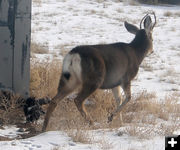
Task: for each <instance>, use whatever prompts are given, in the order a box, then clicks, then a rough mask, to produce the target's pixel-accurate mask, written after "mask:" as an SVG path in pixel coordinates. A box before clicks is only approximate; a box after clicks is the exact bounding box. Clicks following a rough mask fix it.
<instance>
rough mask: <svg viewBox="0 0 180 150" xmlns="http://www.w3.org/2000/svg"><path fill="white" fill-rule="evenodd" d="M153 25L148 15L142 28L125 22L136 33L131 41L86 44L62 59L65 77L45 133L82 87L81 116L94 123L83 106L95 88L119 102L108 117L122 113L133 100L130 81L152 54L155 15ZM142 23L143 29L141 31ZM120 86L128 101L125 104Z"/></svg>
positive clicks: (46, 121)
mask: <svg viewBox="0 0 180 150" xmlns="http://www.w3.org/2000/svg"><path fill="white" fill-rule="evenodd" d="M153 15H154V20H155V22H154V23H152V20H151V17H150V15H149V14H147V15H145V16H144V17H143V18H142V20H141V22H140V29H139V28H138V27H136V26H134V25H132V24H129V23H127V22H125V23H124V24H125V27H126V29H127V30H128V31H129V32H130V33H133V34H135V38H134V39H133V40H132V42H130V43H129V44H128V43H114V44H107V45H85V46H78V47H75V48H74V49H72V50H71V51H70V52H69V53H68V54H67V55H66V56H65V58H64V60H63V68H62V74H61V78H60V81H59V87H58V92H57V95H56V96H55V97H54V98H53V99H52V101H51V103H50V105H49V107H48V109H47V113H46V116H45V121H44V125H43V129H42V130H43V131H45V130H46V128H47V125H48V122H49V118H50V116H51V114H52V112H53V110H54V109H55V107H56V106H57V103H58V101H60V100H62V99H63V98H64V97H66V96H67V95H69V94H70V93H72V92H73V91H74V90H75V89H77V88H80V92H79V93H78V95H77V97H76V98H75V100H74V102H75V104H76V106H77V108H78V110H79V112H80V113H81V115H82V116H83V117H84V118H85V119H86V120H87V121H88V122H89V123H90V124H92V119H91V117H90V116H89V115H88V114H87V112H86V110H85V107H84V105H83V102H84V100H85V99H86V98H87V97H88V96H90V95H91V94H92V93H93V92H94V91H95V90H96V89H98V88H99V89H112V92H113V94H114V97H115V99H116V102H117V108H116V110H115V111H114V112H113V113H112V114H111V115H110V116H109V117H108V121H109V122H110V121H112V119H113V117H114V116H115V115H116V114H117V113H118V112H120V111H121V110H122V108H123V107H124V105H126V104H127V102H128V101H129V100H130V99H131V89H130V86H131V80H132V79H133V78H134V77H135V76H136V74H137V72H138V69H139V66H140V64H141V62H142V60H143V59H144V57H145V56H146V54H147V53H148V52H152V48H153V44H152V30H153V28H154V26H155V24H156V16H155V13H153ZM142 22H143V23H144V29H142V27H141V26H142ZM120 87H122V89H123V91H124V94H125V100H124V101H123V102H122V98H121V93H120Z"/></svg>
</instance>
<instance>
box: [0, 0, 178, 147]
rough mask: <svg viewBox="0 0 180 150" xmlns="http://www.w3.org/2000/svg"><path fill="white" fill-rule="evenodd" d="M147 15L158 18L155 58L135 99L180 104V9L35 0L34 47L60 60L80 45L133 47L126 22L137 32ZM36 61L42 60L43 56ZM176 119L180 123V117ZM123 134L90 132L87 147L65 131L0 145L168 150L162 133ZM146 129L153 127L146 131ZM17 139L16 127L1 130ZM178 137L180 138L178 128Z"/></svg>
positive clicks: (140, 78) (99, 0)
mask: <svg viewBox="0 0 180 150" xmlns="http://www.w3.org/2000/svg"><path fill="white" fill-rule="evenodd" d="M149 11H154V12H155V13H156V16H157V25H156V27H155V28H154V30H153V44H154V53H153V54H151V55H150V56H148V57H146V58H145V60H144V61H143V63H142V64H141V67H140V70H139V72H138V75H137V77H136V78H135V80H134V81H133V82H132V95H135V94H138V93H140V91H144V90H145V91H147V92H148V93H151V92H152V93H155V94H156V95H157V97H158V98H157V99H158V101H160V102H162V101H164V100H165V97H167V96H169V95H171V96H173V97H175V98H177V103H180V65H179V61H180V6H151V5H140V4H134V3H128V2H119V1H118V0H106V1H105V0H94V1H91V0H77V1H76V0H34V2H33V8H32V42H36V43H38V44H41V45H43V46H44V47H46V48H48V49H49V54H48V55H47V54H46V57H50V58H52V59H60V60H62V58H63V56H64V54H65V53H67V52H68V51H70V50H71V49H72V48H73V47H75V46H77V45H85V44H88V45H89V44H108V43H115V42H130V41H131V40H132V39H133V37H134V35H132V34H130V33H128V32H127V31H126V29H125V27H124V21H128V22H129V23H133V24H135V25H137V26H138V27H139V23H140V20H141V19H142V17H143V16H144V15H145V14H146V13H147V12H149ZM35 56H36V58H44V56H43V55H42V54H36V55H35ZM127 105H128V104H127ZM178 117H179V121H180V114H179V116H178ZM160 125H161V124H160V123H158V126H160ZM123 129H124V127H122V128H119V129H114V130H113V129H111V130H108V129H107V130H105V129H104V130H103V129H99V130H90V131H88V132H89V133H88V135H90V137H92V139H91V141H90V142H88V143H85V144H83V143H80V142H74V141H73V139H72V138H71V137H70V136H68V134H66V133H65V132H63V131H49V132H46V133H42V134H39V135H37V136H34V137H31V138H28V139H21V140H12V141H0V150H5V149H6V150H12V149H13V150H86V149H89V150H100V149H102V150H105V149H106V150H109V149H112V150H163V149H164V147H165V142H164V139H165V137H164V136H163V135H161V134H158V132H159V131H155V132H157V134H154V135H155V136H154V137H153V136H152V137H151V138H148V139H147V138H138V137H136V136H130V135H128V134H125V133H124V132H123ZM159 129H160V128H159ZM137 130H138V129H137ZM139 130H141V129H139ZM147 130H153V127H152V126H148V127H147ZM154 130H155V129H154ZM86 132H87V131H86ZM19 134H20V133H19V132H18V128H16V127H14V126H11V127H10V126H9V127H6V128H4V129H0V136H6V137H11V138H14V137H16V136H17V135H19ZM174 134H180V127H179V129H178V130H177V131H176V132H174Z"/></svg>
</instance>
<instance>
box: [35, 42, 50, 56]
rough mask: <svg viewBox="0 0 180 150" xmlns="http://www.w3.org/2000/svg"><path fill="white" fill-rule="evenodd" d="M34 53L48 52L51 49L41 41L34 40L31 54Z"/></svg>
mask: <svg viewBox="0 0 180 150" xmlns="http://www.w3.org/2000/svg"><path fill="white" fill-rule="evenodd" d="M33 53H35V54H48V53H49V50H48V49H47V48H46V47H44V46H42V45H41V44H39V43H35V42H32V43H31V55H32V54H33Z"/></svg>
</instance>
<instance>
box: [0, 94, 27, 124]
mask: <svg viewBox="0 0 180 150" xmlns="http://www.w3.org/2000/svg"><path fill="white" fill-rule="evenodd" d="M24 102H25V101H24V99H22V98H21V97H20V96H18V95H15V94H13V93H11V92H8V91H0V124H3V125H4V124H16V123H20V122H22V121H24V120H25V117H24V112H23V106H24Z"/></svg>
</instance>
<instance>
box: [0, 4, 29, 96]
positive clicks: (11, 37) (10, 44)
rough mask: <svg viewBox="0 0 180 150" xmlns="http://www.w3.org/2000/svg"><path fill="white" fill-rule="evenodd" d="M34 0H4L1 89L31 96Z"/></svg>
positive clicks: (0, 35)
mask: <svg viewBox="0 0 180 150" xmlns="http://www.w3.org/2000/svg"><path fill="white" fill-rule="evenodd" d="M30 33H31V0H0V90H1V89H3V90H11V91H13V92H15V93H19V94H20V95H22V96H24V97H27V96H29V80H30Z"/></svg>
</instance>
